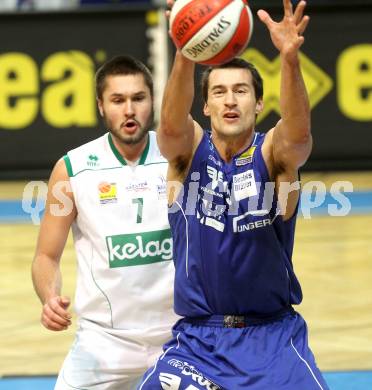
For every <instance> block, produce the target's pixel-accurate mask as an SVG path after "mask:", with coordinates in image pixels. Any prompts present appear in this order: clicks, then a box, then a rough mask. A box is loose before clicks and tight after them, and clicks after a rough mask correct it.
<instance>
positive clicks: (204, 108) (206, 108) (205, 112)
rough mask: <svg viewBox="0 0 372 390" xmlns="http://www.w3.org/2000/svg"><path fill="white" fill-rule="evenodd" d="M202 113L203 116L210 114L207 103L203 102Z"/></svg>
mask: <svg viewBox="0 0 372 390" xmlns="http://www.w3.org/2000/svg"><path fill="white" fill-rule="evenodd" d="M203 113H204V115H205V116H211V113H210V111H209V107H208V103H204V107H203Z"/></svg>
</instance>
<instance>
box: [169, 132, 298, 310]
mask: <svg viewBox="0 0 372 390" xmlns="http://www.w3.org/2000/svg"><path fill="white" fill-rule="evenodd" d="M264 139H265V134H260V133H255V134H254V140H253V142H252V145H250V146H249V147H248V148H247V150H245V151H244V152H243V153H240V154H239V155H237V156H234V158H233V159H232V160H231V162H230V163H226V162H224V161H223V160H222V159H221V157H220V156H219V154H218V152H217V150H216V148H215V147H214V145H213V143H212V141H211V139H210V136H209V134H207V133H205V134H204V136H203V138H202V141H201V142H200V145H199V146H198V148H197V150H196V152H195V155H194V158H193V161H192V165H191V168H190V171H189V173H188V175H187V177H186V179H185V182H184V187H183V191H181V192H180V194H179V196H178V199H177V201H176V202H175V203H174V204H173V205H172V207H170V209H169V222H170V226H171V229H172V233H173V240H174V244H173V245H174V262H175V266H176V278H175V303H174V305H175V311H176V313H177V314H179V315H181V316H185V317H200V316H209V315H213V314H222V315H225V314H233V315H265V314H269V313H274V312H276V311H279V310H281V309H283V308H284V307H286V306H288V305H291V304H298V303H300V302H301V300H302V293H301V287H300V285H299V282H298V280H297V278H296V276H295V274H294V271H293V265H292V260H291V257H292V250H293V240H294V230H295V222H296V215H294V216H293V217H292V218H291V219H289V220H287V221H283V219H282V216H281V215H280V209H279V206H278V201H277V197H276V194H275V190H274V183H273V182H270V178H269V174H268V170H267V168H266V165H265V162H264V160H263V156H262V150H261V149H262V144H263V141H264ZM295 214H296V213H295Z"/></svg>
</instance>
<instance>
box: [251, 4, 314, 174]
mask: <svg viewBox="0 0 372 390" xmlns="http://www.w3.org/2000/svg"><path fill="white" fill-rule="evenodd" d="M283 4H284V18H283V20H282V21H281V22H280V23H276V22H274V21H273V20H272V19H271V18H270V16H269V15H268V14H267V13H266V12H265V11H262V10H260V11H259V13H258V16H259V17H260V19H261V20H262V21H263V22H264V23H265V24H266V26H267V28H268V29H269V31H270V35H271V39H272V41H273V43H274V45H275V47H276V48H277V49H278V50H279V52H280V58H281V89H280V111H281V120H280V121H279V122H278V123H277V125H276V126H275V128H274V129H273V131H272V133H273V134H272V148H273V159H274V164H275V163H277V164H279V165H281V166H282V167H283V166H284V167H288V168H289V169H294V170H297V169H298V168H299V167H300V166H301V165H303V164H304V163H305V162H306V160H307V158H308V157H309V154H310V151H311V146H312V138H311V131H310V107H309V100H308V95H307V91H306V88H305V83H304V80H303V78H302V74H301V67H300V61H299V56H298V52H299V49H300V47H301V45H302V44H303V42H304V38H303V36H302V34H303V32H304V31H305V29H306V26H307V24H308V22H309V17H308V16H303V11H304V8H305V5H306V3H305V2H304V1H301V2H300V3H299V4H298V6H297V8H296V10H295V12H293V9H292V4H291V1H290V0H284V1H283Z"/></svg>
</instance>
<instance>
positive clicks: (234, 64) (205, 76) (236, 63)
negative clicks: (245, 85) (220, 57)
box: [201, 58, 263, 102]
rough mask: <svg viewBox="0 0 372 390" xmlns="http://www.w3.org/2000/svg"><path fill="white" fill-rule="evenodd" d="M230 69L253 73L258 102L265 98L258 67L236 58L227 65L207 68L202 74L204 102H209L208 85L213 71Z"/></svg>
mask: <svg viewBox="0 0 372 390" xmlns="http://www.w3.org/2000/svg"><path fill="white" fill-rule="evenodd" d="M230 68H238V69H247V70H249V71H250V72H251V75H252V80H253V87H254V93H255V96H256V100H259V99H261V98H262V97H263V80H262V77H261V75H260V74H259V72H258V70H257V69H256V67H255V66H254V65H253V64H252V63H250V62H248V61H246V60H243V59H242V58H234V59H233V60H231V61H230V62H227V63H225V64H221V65H216V66H209V67H208V68H206V69H205V70H204V71H203V73H202V78H201V86H202V94H203V99H204V102H207V100H208V83H209V75H210V74H211V72H212V70H213V69H230Z"/></svg>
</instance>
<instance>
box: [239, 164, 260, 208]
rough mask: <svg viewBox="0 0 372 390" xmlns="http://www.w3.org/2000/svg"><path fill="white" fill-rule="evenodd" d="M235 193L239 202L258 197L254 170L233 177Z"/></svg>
mask: <svg viewBox="0 0 372 390" xmlns="http://www.w3.org/2000/svg"><path fill="white" fill-rule="evenodd" d="M233 193H234V199H235V200H237V201H239V200H242V199H246V198H249V197H250V196H255V195H257V186H256V180H255V178H254V172H253V169H249V170H248V171H245V172H242V173H239V174H238V175H234V176H233Z"/></svg>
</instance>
